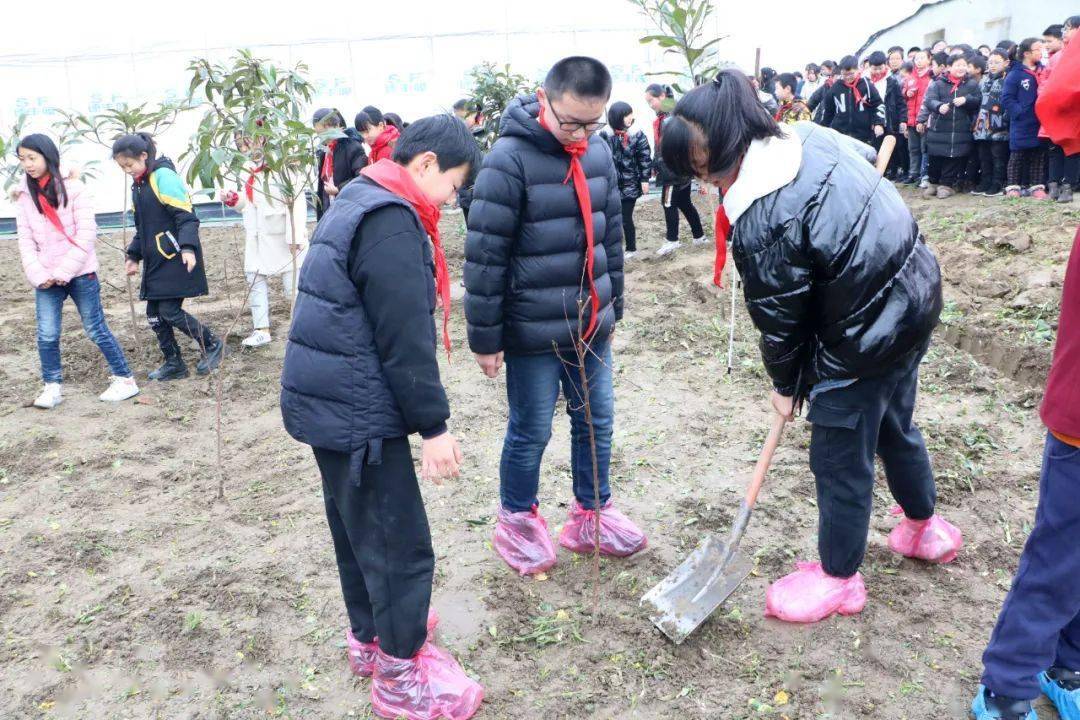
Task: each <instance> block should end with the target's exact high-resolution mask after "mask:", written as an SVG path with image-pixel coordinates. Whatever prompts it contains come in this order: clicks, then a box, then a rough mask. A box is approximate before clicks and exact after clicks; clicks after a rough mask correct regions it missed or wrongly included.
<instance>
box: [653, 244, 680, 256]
mask: <svg viewBox="0 0 1080 720" xmlns="http://www.w3.org/2000/svg"><path fill="white" fill-rule="evenodd" d="M681 247H682V242H681V241H679V240H674V241H672V240H668V241H667V242H666V243H664V244H663V245H661V246H660V249H659V250H657V251H656V254H657V255H659V256H660V257H664V256H665V255H670V254H671V253H673V252H675V251H676V250H678V249H679V248H681Z"/></svg>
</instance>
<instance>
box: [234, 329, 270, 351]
mask: <svg viewBox="0 0 1080 720" xmlns="http://www.w3.org/2000/svg"><path fill="white" fill-rule="evenodd" d="M271 340H272V338H271V337H270V333H268V332H266V331H265V330H256V331H255V332H253V333H251V334H250V335H248V336H247V337H246V338H244V339H243V340H242V341H241V342H240V344H241V345H243V346H244V347H250V348H256V347H262V346H263V345H269V344H270V341H271Z"/></svg>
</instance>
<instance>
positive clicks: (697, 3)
mask: <svg viewBox="0 0 1080 720" xmlns="http://www.w3.org/2000/svg"><path fill="white" fill-rule="evenodd" d="M629 2H630V4H631V5H633V6H635V7H636V8H638V10H640V11H641V12H642V14H644V15H645V17H647V18H648V19H649V21H650V22H651V23H652V24H653V26H654V27H655V28H656V30H657V31H658V32H657V33H656V34H653V35H646V36H645V37H643V38H641V44H642V45H656V46H657V47H660V48H663V50H664V54H665V55H677V56H679V57H680V58H681V60H682V61H683V63H685V69H679V70H665V71H661V72H651V73H648V74H649V75H669V76H670V75H673V76H675V77H678V78H681V79H682V80H683V81H684V83H678V82H673V83H672V87H674V88H675V90H676V91H677V92H679V93H680V94H681V93H683V92H685V91H686V90H689V89H690V88H692V87H694V86H696V85H700V84H702V83H704V82H708V81H709V80H711V79H712V78H714V77H715V76H716V73H717V71H718V70H719V62H718V55H717V51H716V45H717V43H719V42H720V41H721V40H723V39H724V38H725V37H727V36H726V35H717V36H716V37H714V38H712V39H711V40H706V38H707V37H708V35H709V32H708V31H707V30H706V27H707V25H708V22H709V19H710V17H711V16H712V13H713V2H714V0H629ZM684 84H685V86H686V87H685V89H684V87H682V85H684Z"/></svg>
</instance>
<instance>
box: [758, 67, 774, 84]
mask: <svg viewBox="0 0 1080 720" xmlns="http://www.w3.org/2000/svg"><path fill="white" fill-rule="evenodd" d="M758 77H760V78H761V84H762V85H764V84H765V83H767V82H769V81H770V80H772V79H773V78H774V77H776V71H775V70H773V69H772V68H771V67H763V68H761V74H760V75H759V76H758Z"/></svg>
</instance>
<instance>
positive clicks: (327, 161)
mask: <svg viewBox="0 0 1080 720" xmlns="http://www.w3.org/2000/svg"><path fill="white" fill-rule="evenodd" d="M312 124H313V125H314V126H315V130H316V131H318V132H320V133H323V132H327V131H331V130H340V131H341V132H343V133H345V136H344V137H339V138H336V139H334V140H330V141H329V142H327V143H326V144H325V145H324V146H323V147H320V148H319V149H318V150H317V151H316V153H315V158H316V163H315V167H316V170H317V171H318V174H319V182H318V185H317V186H316V188H315V194H316V198H317V202H316V204H315V217H316V219H322V216H323V215H324V214H325V213H326V211H327V210H328V209H329V208H330V203H332V202H333V201H334V198H335V197H337V195H338V193H339V192H341V190H342V188H344V187H345V186H346V185H348V184H349V182H351V181H352V180H353V179H354V178H356V176H357V175H359V174H360V171H361V170H363V169H364V168H365V167H367V164H368V157H367V153H365V152H364V143H363V141H362V140H361V139H360V136H359V134H358V133H357V132H356V131H355V130H353V128H346V127H345V118H344V117H342V115H341V113H340V112H338V111H337V110H333V109H331V108H322V109H320V110H316V111H315V115H314V117H313V118H312Z"/></svg>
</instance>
